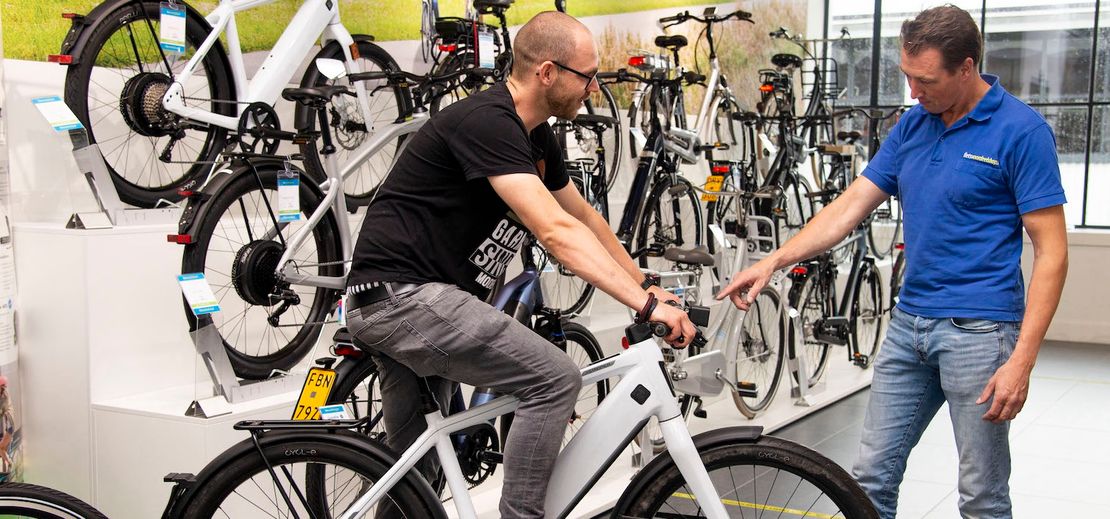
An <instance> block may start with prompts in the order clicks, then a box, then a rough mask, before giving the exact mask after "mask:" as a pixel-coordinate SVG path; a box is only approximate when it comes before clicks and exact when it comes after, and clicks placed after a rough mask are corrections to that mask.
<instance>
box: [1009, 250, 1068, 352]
mask: <svg viewBox="0 0 1110 519" xmlns="http://www.w3.org/2000/svg"><path fill="white" fill-rule="evenodd" d="M1067 273H1068V252H1067V247H1066V246H1065V247H1064V248H1063V249H1061V250H1053V251H1035V253H1034V257H1033V274H1032V276H1031V277H1030V280H1029V295H1028V301H1027V303H1026V306H1025V316H1024V318H1023V320H1022V325H1021V334H1020V335H1019V336H1018V341H1017V345H1016V346H1015V347H1014V354H1013V355H1012V356H1011V357H1010V358H1011V359H1013V360H1016V361H1017V362H1021V363H1022V364H1024V365H1026V366H1027V367H1028V368H1029V369H1032V367H1033V364H1035V363H1036V360H1037V354H1038V353H1039V352H1040V349H1041V343H1042V342H1043V341H1044V336H1045V333H1047V332H1048V325H1049V324H1050V323H1051V322H1052V316H1053V315H1055V314H1056V307H1057V306H1058V305H1059V303H1060V294H1061V293H1062V292H1063V290H1064V280H1065V279H1066V278H1067Z"/></svg>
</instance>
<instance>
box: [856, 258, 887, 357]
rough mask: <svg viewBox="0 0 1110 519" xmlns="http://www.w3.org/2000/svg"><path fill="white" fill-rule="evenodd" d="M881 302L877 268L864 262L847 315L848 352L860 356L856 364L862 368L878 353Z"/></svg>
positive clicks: (881, 337) (881, 322)
mask: <svg viewBox="0 0 1110 519" xmlns="http://www.w3.org/2000/svg"><path fill="white" fill-rule="evenodd" d="M884 301H885V300H884V299H883V280H882V279H881V278H880V277H879V270H878V269H877V268H875V267H874V266H871V265H868V264H864V265H863V270H861V271H860V277H859V280H858V281H857V282H856V299H855V300H854V301H852V309H851V313H849V315H848V317H849V319H848V321H849V323H851V326H852V333H851V334H849V335H848V339H849V340H850V341H851V343H852V351H853V352H855V353H858V354H860V355H862V356H861V357H860V361H858V362H856V365H857V366H859V367H861V368H863V369H867V368H868V367H869V366H870V365H871V363H872V362H874V360H875V355H876V354H877V353H879V344H880V343H881V341H882V340H883V314H885V313H886V311H885V309H884V308H883V302H884ZM853 360H855V359H853Z"/></svg>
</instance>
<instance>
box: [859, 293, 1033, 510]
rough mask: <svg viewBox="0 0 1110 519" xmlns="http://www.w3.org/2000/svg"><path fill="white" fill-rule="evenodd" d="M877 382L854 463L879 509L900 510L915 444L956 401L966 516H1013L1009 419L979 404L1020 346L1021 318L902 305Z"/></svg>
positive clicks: (878, 362) (881, 356)
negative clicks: (922, 311) (955, 315)
mask: <svg viewBox="0 0 1110 519" xmlns="http://www.w3.org/2000/svg"><path fill="white" fill-rule="evenodd" d="M892 316H893V317H892V319H891V322H890V327H889V329H888V330H887V335H886V340H885V341H884V342H883V346H882V349H881V350H880V352H879V356H878V359H876V361H875V374H874V378H873V379H872V382H871V399H870V402H869V403H868V406H867V415H866V418H864V422H863V438H862V441H861V443H860V451H859V459H858V461H857V462H856V465H855V467H854V468H853V469H852V473H853V475H854V476H855V477H856V480H857V481H859V484H860V486H862V487H863V489H864V491H865V492H867V495H868V497H870V498H871V501H872V502H873V503H874V504H875V508H876V509H877V510H878V511H879V515H880V516H881V517H883V518H884V519H885V518H892V517H894V516H895V512H896V510H897V505H898V486H899V484H901V482H902V476H903V474H904V473H905V471H906V459H907V458H908V457H909V455H910V449H912V448H913V447H914V445H917V442H918V440H920V439H921V434H922V433H924V432H925V428H926V427H927V426H928V425H929V422H930V421H932V419H933V416H934V415H936V413H937V410H938V409H940V406H941V404H943V403H944V402H948V409H949V413H950V414H951V417H952V428H953V429H954V431H953V432H954V433H955V437H956V448H957V450H958V451H959V457H960V469H959V471H960V473H959V492H960V499H959V506H960V514H961V515H962V516H963V517H965V518H976V519H986V518H1009V517H1011V512H1010V485H1009V479H1010V445H1009V438H1008V435H1009V430H1010V426H1009V423H1002V424H993V423H991V422H988V421H985V420H983V418H982V416H983V414H985V413H986V412H987V410H988V409H990V405H991V400H987V401H986V402H984V403H983V404H981V405H976V403H975V400H977V399H978V398H979V395H980V394H981V393H982V391H983V388H985V387H986V385H987V381H989V380H990V378H991V376H993V375H994V372H995V371H996V370H997V369H998V368H999V367H1001V366H1002V364H1004V363H1005V362H1006V361H1007V360H1008V359H1009V358H1010V355H1011V354H1012V353H1013V351H1014V345H1015V344H1016V343H1017V336H1018V331H1019V330H1020V327H1021V323H1020V322H997V321H988V320H983V319H930V318H926V317H918V316H914V315H910V314H907V313H905V312H903V311H901V310H899V309H897V308H895V309H894V311H893V314H892Z"/></svg>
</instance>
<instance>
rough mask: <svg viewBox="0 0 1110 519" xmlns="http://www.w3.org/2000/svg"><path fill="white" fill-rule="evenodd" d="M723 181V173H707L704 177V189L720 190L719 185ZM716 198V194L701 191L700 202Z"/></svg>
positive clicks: (712, 200)
mask: <svg viewBox="0 0 1110 519" xmlns="http://www.w3.org/2000/svg"><path fill="white" fill-rule="evenodd" d="M724 183H725V176H724V175H709V176H708V177H706V179H705V190H706V191H711V192H717V191H720V190H721V186H722V185H724ZM717 198H719V197H718V196H717V195H711V194H709V193H702V195H701V201H702V202H716V201H717Z"/></svg>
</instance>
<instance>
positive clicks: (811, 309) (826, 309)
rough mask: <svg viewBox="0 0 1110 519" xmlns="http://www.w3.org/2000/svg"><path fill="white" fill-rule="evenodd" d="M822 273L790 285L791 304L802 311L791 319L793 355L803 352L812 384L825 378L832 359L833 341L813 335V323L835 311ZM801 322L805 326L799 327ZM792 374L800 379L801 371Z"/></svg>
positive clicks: (790, 332) (789, 330) (790, 339)
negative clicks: (826, 367) (829, 342)
mask: <svg viewBox="0 0 1110 519" xmlns="http://www.w3.org/2000/svg"><path fill="white" fill-rule="evenodd" d="M819 277H821V276H819V275H817V274H811V275H810V276H809V277H807V278H806V279H805V281H804V282H803V283H802V284H801V286H795V287H793V288H791V289H790V307H791V308H793V309H795V310H796V311H797V312H798V316H797V317H791V318H790V319H788V323H789V324H788V325H787V334H788V337H789V339H788V340H789V341H790V345H791V351H790V355H791V356H800V357H801V358H802V359H803V360H804V361H805V365H806V375H807V378H809V385H810V386H813V385H814V384H816V383H817V381H818V380H820V379H821V375H823V374H824V373H825V365H827V364H828V362H829V344H828V343H825V342H821V341H818V340H817V338H816V337H814V336H813V324H814V323H815V322H817V321H818V320H820V319H824V318H825V317H827V316H830V315H833V309H832V304H831V303H830V302H829V295H828V289H827V287H826V286H825V285H824V283H823V282H821V281H820V280H818V278H819ZM799 324H800V325H801V328H799V327H798V325H799ZM799 345H800V347H799ZM791 375H792V376H794V378H795V381H797V378H798V377H797V374H794V373H791Z"/></svg>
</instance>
